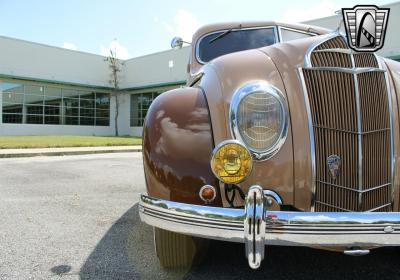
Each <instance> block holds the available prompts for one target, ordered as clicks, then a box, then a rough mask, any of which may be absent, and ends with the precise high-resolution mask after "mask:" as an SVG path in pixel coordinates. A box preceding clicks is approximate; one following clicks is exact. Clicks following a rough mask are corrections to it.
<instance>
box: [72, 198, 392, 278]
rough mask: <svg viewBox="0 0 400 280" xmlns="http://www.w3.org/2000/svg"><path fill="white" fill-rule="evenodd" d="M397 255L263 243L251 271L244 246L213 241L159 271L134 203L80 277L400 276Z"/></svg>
mask: <svg viewBox="0 0 400 280" xmlns="http://www.w3.org/2000/svg"><path fill="white" fill-rule="evenodd" d="M399 261H400V254H399V253H398V251H396V250H395V249H394V248H383V249H377V250H374V251H372V252H371V254H369V255H367V256H364V257H350V256H345V255H343V254H341V253H335V252H327V251H322V250H316V249H309V248H299V247H267V248H266V256H265V260H264V261H263V264H262V267H261V268H260V269H259V270H256V271H254V270H251V269H250V268H249V267H248V265H247V260H246V258H245V256H244V245H243V244H234V243H227V242H218V241H212V242H211V245H210V250H209V251H208V253H207V255H206V257H205V260H204V262H203V263H202V264H200V265H198V266H197V267H192V268H191V269H190V270H189V271H187V270H181V271H171V270H163V269H162V268H161V267H160V266H159V264H158V260H157V258H156V256H155V252H154V249H153V231H152V228H151V227H149V226H147V225H145V224H143V223H141V222H140V219H139V215H138V205H137V204H135V205H134V206H133V207H132V208H130V209H129V210H128V211H127V212H126V213H125V214H124V215H123V216H122V217H121V218H120V219H118V221H117V222H116V223H115V224H114V225H113V226H112V227H111V228H110V229H109V231H108V232H107V233H106V234H105V236H104V237H103V238H102V239H101V240H100V242H99V243H98V245H97V246H96V248H95V249H94V250H93V252H92V253H91V254H90V256H89V257H88V258H87V260H86V262H85V263H84V265H83V266H82V268H81V270H80V277H81V279H156V280H161V279H207V280H211V279H250V278H251V279H322V278H323V279H378V278H379V279H400V265H399Z"/></svg>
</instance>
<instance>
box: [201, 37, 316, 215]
mask: <svg viewBox="0 0 400 280" xmlns="http://www.w3.org/2000/svg"><path fill="white" fill-rule="evenodd" d="M321 37H322V36H316V37H312V38H307V39H300V40H294V41H291V42H288V43H282V44H275V45H272V46H268V47H265V48H261V49H253V50H248V51H242V52H237V53H232V54H228V55H225V56H221V57H219V58H217V59H215V60H213V61H212V62H210V63H209V64H208V65H206V66H204V67H203V69H202V71H203V72H204V76H203V78H202V80H201V82H200V86H201V87H202V88H203V89H204V92H205V95H206V97H207V101H208V104H209V110H210V116H211V122H212V127H213V135H214V142H215V144H218V143H220V142H222V141H224V140H227V139H232V138H233V135H232V133H231V129H230V126H231V125H230V116H229V111H230V110H229V109H230V104H231V100H232V96H233V94H234V93H235V91H236V90H237V89H238V88H240V87H241V86H242V85H244V84H246V83H248V82H251V81H257V80H260V81H266V82H267V83H270V84H271V85H273V86H275V87H276V88H278V89H279V90H280V91H281V92H282V94H283V95H284V96H285V98H286V102H287V105H288V110H289V112H288V114H289V118H290V124H289V130H288V136H287V138H286V141H285V143H284V144H283V146H282V147H281V149H280V150H279V152H278V153H277V154H275V155H274V156H273V157H272V158H271V159H268V160H263V161H256V162H255V163H254V168H253V171H252V174H251V176H249V178H248V179H247V180H246V181H245V182H244V183H242V184H241V187H242V188H243V189H244V190H245V191H247V189H248V188H249V187H250V186H251V185H254V184H260V185H262V186H263V187H264V188H266V189H273V190H274V191H277V192H278V193H279V195H281V197H282V199H283V201H284V203H285V204H292V205H293V204H294V205H296V206H297V207H298V208H300V209H303V210H308V207H309V205H311V203H310V200H311V189H310V188H311V180H312V176H311V174H312V172H311V153H310V139H309V136H308V126H307V123H308V122H307V120H308V119H307V111H306V106H305V101H304V95H303V90H302V86H301V80H300V79H299V68H301V67H303V66H304V57H305V54H306V52H307V50H308V49H309V47H310V46H312V45H313V44H314V43H316V42H319V41H321V40H322V39H321ZM294 139H295V140H296V141H294ZM294 186H296V192H298V194H297V195H296V196H295V192H294ZM298 190H300V191H298ZM296 201H297V202H296Z"/></svg>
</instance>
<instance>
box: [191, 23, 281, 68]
mask: <svg viewBox="0 0 400 280" xmlns="http://www.w3.org/2000/svg"><path fill="white" fill-rule="evenodd" d="M230 29H231V28H225V29H221V30H216V31H212V32H208V33H206V34H204V35H202V36H201V37H200V38H199V39H198V40H197V42H196V51H195V52H196V60H197V62H198V63H200V64H201V65H205V64H207V63H208V62H204V61H203V60H201V59H200V54H199V45H200V42H201V41H202V40H203V39H204V37H206V36H209V35H212V34H215V33H221V32H222V33H223V32H225V31H228V30H230ZM256 29H273V31H274V39H275V40H274V41H275V42H274V44H276V43H279V37H278V36H279V34H278V33H279V32H278V28H277V25H266V26H257V27H246V28H232V31H239V30H256Z"/></svg>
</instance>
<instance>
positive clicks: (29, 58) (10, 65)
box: [0, 36, 110, 87]
mask: <svg viewBox="0 0 400 280" xmlns="http://www.w3.org/2000/svg"><path fill="white" fill-rule="evenodd" d="M0 61H1V63H0V74H3V75H11V76H17V77H25V78H32V79H43V80H51V81H62V82H68V83H76V84H84V85H92V86H102V87H103V86H106V87H108V86H109V84H108V81H109V76H110V74H109V68H108V64H107V62H106V61H104V57H102V56H99V55H95V54H89V53H83V52H78V51H71V50H67V49H62V48H58V47H51V46H47V45H42V44H37V43H32V42H27V41H23V40H18V39H14V38H8V37H3V36H0Z"/></svg>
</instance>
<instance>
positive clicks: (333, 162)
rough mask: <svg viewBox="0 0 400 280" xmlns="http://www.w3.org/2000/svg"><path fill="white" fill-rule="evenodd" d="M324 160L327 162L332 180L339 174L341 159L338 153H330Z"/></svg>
mask: <svg viewBox="0 0 400 280" xmlns="http://www.w3.org/2000/svg"><path fill="white" fill-rule="evenodd" d="M326 162H327V163H328V168H329V172H330V174H331V176H332V179H333V180H336V178H337V177H338V176H339V173H340V165H341V164H342V159H341V158H340V157H339V156H338V155H330V156H329V157H328V158H327V159H326Z"/></svg>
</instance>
